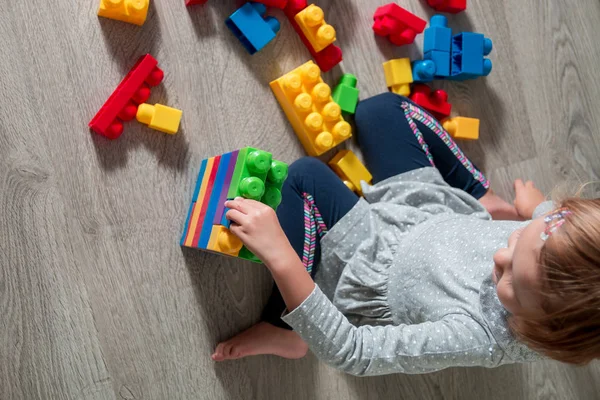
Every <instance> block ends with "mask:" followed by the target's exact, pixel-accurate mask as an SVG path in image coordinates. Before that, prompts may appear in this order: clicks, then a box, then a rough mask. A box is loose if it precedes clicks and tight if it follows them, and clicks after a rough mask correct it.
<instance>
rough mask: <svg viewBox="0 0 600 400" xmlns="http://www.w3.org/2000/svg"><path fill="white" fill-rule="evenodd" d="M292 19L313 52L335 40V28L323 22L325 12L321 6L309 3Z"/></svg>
mask: <svg viewBox="0 0 600 400" xmlns="http://www.w3.org/2000/svg"><path fill="white" fill-rule="evenodd" d="M294 19H295V20H296V22H297V23H298V26H299V27H300V29H301V30H302V33H304V36H306V40H308V41H309V42H310V44H311V45H312V47H313V49H314V50H315V52H317V53H318V52H320V51H321V50H323V49H324V48H325V47H327V46H329V45H330V44H331V43H333V42H335V35H336V33H335V29H334V27H333V26H331V25H329V24H328V23H326V22H325V14H324V13H323V10H322V9H321V7H317V6H315V5H314V4H311V5H310V6H308V7H306V8H305V9H304V10H302V11H300V12H299V13H298V14H296V15H295V16H294Z"/></svg>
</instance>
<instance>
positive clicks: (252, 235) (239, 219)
mask: <svg viewBox="0 0 600 400" xmlns="http://www.w3.org/2000/svg"><path fill="white" fill-rule="evenodd" d="M225 207H227V208H229V209H230V210H229V211H227V214H226V217H227V219H229V220H230V221H231V226H230V228H229V229H230V230H231V232H233V233H234V234H235V235H236V236H237V237H239V238H240V240H241V241H242V242H244V245H246V247H247V248H248V249H249V250H250V251H251V252H253V253H254V254H255V255H256V256H257V257H258V258H260V259H261V260H262V262H264V263H265V265H267V267H269V266H271V265H273V263H275V262H276V261H281V260H282V259H283V258H285V257H286V256H287V255H288V254H290V250H291V254H294V255H295V253H294V250H293V249H292V246H291V245H290V242H289V240H288V239H287V236H285V233H284V232H283V229H281V225H279V220H278V219H277V214H275V211H274V210H273V209H272V208H271V207H269V206H267V205H265V204H263V203H260V202H258V201H255V200H249V199H244V198H243V197H237V198H235V199H234V200H229V201H227V202H225Z"/></svg>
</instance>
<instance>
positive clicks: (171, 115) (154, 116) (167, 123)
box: [136, 103, 182, 135]
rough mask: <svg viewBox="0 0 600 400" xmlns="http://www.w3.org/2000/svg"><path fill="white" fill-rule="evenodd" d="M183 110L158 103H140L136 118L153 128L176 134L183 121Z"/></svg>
mask: <svg viewBox="0 0 600 400" xmlns="http://www.w3.org/2000/svg"><path fill="white" fill-rule="evenodd" d="M181 114H182V112H181V110H178V109H176V108H171V107H167V106H163V105H162V104H156V105H155V106H153V105H150V104H146V103H144V104H140V106H139V107H138V110H137V115H136V118H137V120H138V121H139V122H141V123H142V124H146V125H148V127H150V128H152V129H156V130H157V131H161V132H164V133H169V134H171V135H174V134H176V133H177V130H178V129H179V122H181Z"/></svg>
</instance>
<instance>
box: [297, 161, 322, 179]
mask: <svg viewBox="0 0 600 400" xmlns="http://www.w3.org/2000/svg"><path fill="white" fill-rule="evenodd" d="M323 169H328V167H327V165H326V164H325V163H324V162H323V161H321V160H319V159H318V158H314V157H302V158H300V159H298V160H296V161H294V162H293V163H292V164H291V165H290V168H289V173H288V179H290V178H292V179H293V178H295V177H301V176H306V175H313V174H315V173H319V172H321V171H323Z"/></svg>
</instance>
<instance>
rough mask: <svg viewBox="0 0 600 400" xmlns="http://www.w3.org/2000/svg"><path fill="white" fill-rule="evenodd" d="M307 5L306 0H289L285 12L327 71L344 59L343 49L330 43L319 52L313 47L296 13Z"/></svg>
mask: <svg viewBox="0 0 600 400" xmlns="http://www.w3.org/2000/svg"><path fill="white" fill-rule="evenodd" d="M306 7H308V3H307V1H306V0H288V3H287V6H286V7H285V8H284V10H283V12H284V13H285V15H286V17H287V18H288V20H289V21H290V24H291V25H292V27H293V28H294V30H295V31H296V33H297V34H298V36H299V37H300V40H302V43H304V46H305V47H306V48H307V50H308V51H309V52H310V55H311V56H312V58H313V59H314V60H315V62H316V63H317V65H318V66H319V68H321V71H323V72H327V71H329V70H331V69H332V68H333V67H335V66H336V65H338V64H339V63H340V62H341V61H342V58H343V57H342V50H341V49H340V48H339V47H337V46H336V45H334V44H330V45H329V46H327V47H325V48H324V49H323V50H321V51H319V52H317V51H316V50H315V49H314V48H313V46H312V44H311V43H310V42H309V41H308V39H307V38H306V36H305V35H304V32H302V29H300V26H299V25H298V23H297V22H296V19H295V17H296V15H297V14H298V13H299V12H300V11H302V10H304V9H305V8H306Z"/></svg>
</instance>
